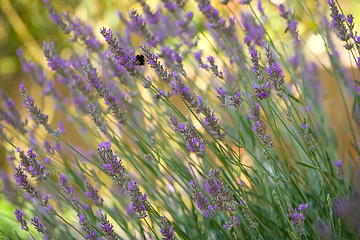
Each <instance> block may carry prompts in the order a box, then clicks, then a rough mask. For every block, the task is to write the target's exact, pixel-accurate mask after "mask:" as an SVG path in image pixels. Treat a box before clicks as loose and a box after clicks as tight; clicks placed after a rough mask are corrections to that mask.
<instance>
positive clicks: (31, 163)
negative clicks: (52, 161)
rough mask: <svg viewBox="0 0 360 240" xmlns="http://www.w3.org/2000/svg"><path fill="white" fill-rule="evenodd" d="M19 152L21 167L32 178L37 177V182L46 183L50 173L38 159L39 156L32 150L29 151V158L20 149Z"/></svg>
mask: <svg viewBox="0 0 360 240" xmlns="http://www.w3.org/2000/svg"><path fill="white" fill-rule="evenodd" d="M17 152H18V153H19V156H20V162H21V165H22V166H23V167H24V168H25V169H26V170H27V172H28V173H30V175H31V176H32V177H36V180H39V181H44V180H46V179H47V178H48V176H49V172H47V171H46V170H45V167H44V166H43V165H42V164H41V162H40V161H39V160H38V159H36V157H37V156H36V154H35V153H34V151H33V149H32V148H30V149H29V150H28V151H27V156H26V155H25V154H24V152H23V151H21V150H20V148H18V149H17Z"/></svg>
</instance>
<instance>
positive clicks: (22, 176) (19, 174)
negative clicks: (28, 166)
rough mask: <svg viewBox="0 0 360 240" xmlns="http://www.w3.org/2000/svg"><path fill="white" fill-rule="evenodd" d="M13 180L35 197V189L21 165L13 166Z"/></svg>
mask: <svg viewBox="0 0 360 240" xmlns="http://www.w3.org/2000/svg"><path fill="white" fill-rule="evenodd" d="M14 177H15V181H16V182H17V183H18V184H19V185H20V186H21V187H22V188H23V189H24V190H25V191H26V192H27V193H28V194H29V195H30V196H32V197H37V191H36V189H35V187H33V186H32V185H31V184H30V182H29V181H28V180H27V175H26V173H25V172H24V170H23V168H22V166H21V165H19V166H18V167H17V168H15V174H14Z"/></svg>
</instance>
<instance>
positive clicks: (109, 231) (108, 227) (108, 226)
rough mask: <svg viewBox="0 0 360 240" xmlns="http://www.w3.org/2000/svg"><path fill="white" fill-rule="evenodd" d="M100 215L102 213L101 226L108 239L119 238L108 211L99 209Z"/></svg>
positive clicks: (114, 239)
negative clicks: (107, 213)
mask: <svg viewBox="0 0 360 240" xmlns="http://www.w3.org/2000/svg"><path fill="white" fill-rule="evenodd" d="M98 213H99V215H100V218H99V220H100V224H99V228H100V229H101V231H102V232H103V233H104V235H105V237H106V239H109V240H117V239H120V238H119V236H118V235H117V234H116V233H115V232H114V226H113V224H112V223H110V222H109V220H108V219H107V215H106V213H103V212H102V211H101V209H99V212H98Z"/></svg>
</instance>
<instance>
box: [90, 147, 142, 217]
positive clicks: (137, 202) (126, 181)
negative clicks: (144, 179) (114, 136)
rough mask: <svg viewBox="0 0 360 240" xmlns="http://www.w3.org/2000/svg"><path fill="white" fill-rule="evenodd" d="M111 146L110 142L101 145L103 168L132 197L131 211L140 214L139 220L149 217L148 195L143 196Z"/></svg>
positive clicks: (99, 150) (100, 154) (99, 152)
mask: <svg viewBox="0 0 360 240" xmlns="http://www.w3.org/2000/svg"><path fill="white" fill-rule="evenodd" d="M110 146H111V144H110V142H104V143H100V144H99V148H98V150H97V151H98V154H99V157H100V160H101V162H102V164H101V167H102V168H103V169H104V170H105V171H106V174H108V175H109V176H110V177H111V178H112V179H113V180H114V181H115V183H116V185H118V186H119V187H120V189H121V190H122V191H123V192H126V193H127V194H129V195H130V197H131V202H132V205H131V210H132V211H134V212H136V213H137V214H138V218H144V217H146V216H147V214H146V208H145V203H146V198H147V196H146V193H144V194H142V193H141V191H140V189H139V186H138V185H137V184H136V182H135V181H132V180H131V179H130V178H129V176H128V173H126V169H125V167H124V166H123V165H122V162H121V160H118V159H117V156H116V154H114V153H113V151H112V149H111V148H110Z"/></svg>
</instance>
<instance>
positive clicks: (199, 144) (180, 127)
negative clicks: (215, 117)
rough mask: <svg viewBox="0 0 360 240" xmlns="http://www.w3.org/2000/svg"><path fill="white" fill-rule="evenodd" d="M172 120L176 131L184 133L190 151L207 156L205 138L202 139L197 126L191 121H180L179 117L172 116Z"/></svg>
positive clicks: (200, 155)
mask: <svg viewBox="0 0 360 240" xmlns="http://www.w3.org/2000/svg"><path fill="white" fill-rule="evenodd" d="M170 122H171V124H172V125H173V127H174V130H175V132H180V133H181V134H183V135H184V140H185V141H186V146H187V148H188V149H189V151H190V152H194V153H196V154H197V156H198V157H200V158H202V157H205V154H206V148H205V144H206V142H205V140H201V138H200V136H199V134H198V132H197V131H196V129H195V127H194V126H193V125H192V124H191V123H190V122H186V124H185V123H179V122H178V120H177V117H174V116H170Z"/></svg>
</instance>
